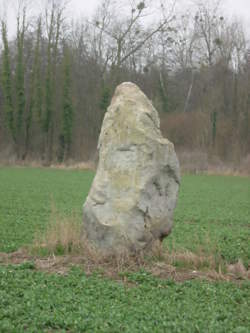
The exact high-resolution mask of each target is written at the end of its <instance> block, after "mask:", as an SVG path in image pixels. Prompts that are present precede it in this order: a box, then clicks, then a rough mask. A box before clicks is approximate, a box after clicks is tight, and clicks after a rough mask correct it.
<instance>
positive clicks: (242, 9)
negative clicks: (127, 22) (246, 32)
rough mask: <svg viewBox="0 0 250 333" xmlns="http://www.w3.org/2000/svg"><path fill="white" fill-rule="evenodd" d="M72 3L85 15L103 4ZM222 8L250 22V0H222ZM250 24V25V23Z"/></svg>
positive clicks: (94, 0)
mask: <svg viewBox="0 0 250 333" xmlns="http://www.w3.org/2000/svg"><path fill="white" fill-rule="evenodd" d="M71 1H72V9H73V8H74V11H75V12H76V13H79V12H81V13H83V14H84V13H85V14H91V13H93V11H94V9H95V8H96V6H97V5H98V4H99V3H100V2H101V0H71ZM182 2H183V4H185V3H186V4H188V2H192V1H190V0H182ZM222 6H223V7H224V8H225V10H226V12H227V14H228V15H230V16H233V15H236V16H239V17H241V18H242V19H243V20H244V21H245V22H246V23H247V21H248V22H250V0H222ZM249 24H250V23H249Z"/></svg>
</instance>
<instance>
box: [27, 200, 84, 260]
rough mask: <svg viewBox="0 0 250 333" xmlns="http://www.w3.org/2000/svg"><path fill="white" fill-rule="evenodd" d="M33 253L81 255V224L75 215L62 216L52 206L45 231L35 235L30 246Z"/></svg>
mask: <svg viewBox="0 0 250 333" xmlns="http://www.w3.org/2000/svg"><path fill="white" fill-rule="evenodd" d="M31 250H32V251H33V252H38V253H39V252H40V253H42V252H45V253H46V254H47V253H48V254H54V255H55V254H70V253H81V251H82V241H81V224H80V221H79V219H77V217H76V215H74V214H73V215H72V216H70V217H65V216H62V215H61V214H60V213H59V212H57V210H56V208H55V206H54V205H52V209H51V216H50V221H49V223H48V226H47V228H46V230H45V231H44V232H43V233H42V234H41V232H39V233H36V234H35V237H34V242H33V244H32V246H31Z"/></svg>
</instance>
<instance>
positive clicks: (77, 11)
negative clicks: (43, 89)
mask: <svg viewBox="0 0 250 333" xmlns="http://www.w3.org/2000/svg"><path fill="white" fill-rule="evenodd" d="M39 1H44V0H33V3H38V2H39ZM59 1H60V0H59ZM123 1H128V2H130V0H123ZM151 1H152V2H153V1H154V0H151ZM138 2H139V0H138ZM177 2H179V3H180V2H181V3H182V6H181V7H182V8H185V7H186V8H188V7H190V5H191V6H192V3H193V2H194V0H177ZM221 2H222V6H223V8H224V10H223V12H224V13H225V14H226V15H228V16H230V17H231V16H236V17H238V18H239V19H240V20H241V21H242V22H243V23H244V26H245V28H246V30H247V34H248V36H250V0H221ZM4 3H8V4H12V5H9V6H8V7H9V10H8V11H9V12H10V11H11V7H12V8H13V4H15V3H18V0H0V15H3V11H2V10H1V9H2V8H3V4H4ZM100 3H101V0H70V6H69V8H70V11H71V13H72V14H73V15H74V17H80V16H82V15H84V16H86V15H87V16H90V15H91V14H93V12H94V10H95V9H96V7H97V6H98V4H100ZM13 20H15V18H14V16H13V14H12V15H11V14H9V20H8V21H9V22H8V23H9V24H8V26H9V33H10V34H11V33H12V32H13V33H14V32H15V28H14V25H13V24H12V21H13ZM12 30H13V31H12Z"/></svg>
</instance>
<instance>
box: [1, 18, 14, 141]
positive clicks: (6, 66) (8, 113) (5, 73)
mask: <svg viewBox="0 0 250 333" xmlns="http://www.w3.org/2000/svg"><path fill="white" fill-rule="evenodd" d="M1 26H2V41H3V46H4V48H3V55H2V57H3V65H2V85H3V95H4V113H5V119H6V123H7V128H8V130H9V131H10V134H11V137H12V139H13V141H14V142H15V143H16V128H15V119H14V107H13V98H12V80H11V67H10V54H9V45H8V39H7V27H6V23H5V22H4V21H2V22H1Z"/></svg>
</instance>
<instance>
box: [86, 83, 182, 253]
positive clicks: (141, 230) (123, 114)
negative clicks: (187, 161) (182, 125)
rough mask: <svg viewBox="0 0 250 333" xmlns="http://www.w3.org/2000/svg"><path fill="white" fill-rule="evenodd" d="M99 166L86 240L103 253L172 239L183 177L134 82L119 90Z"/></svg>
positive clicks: (106, 124)
mask: <svg viewBox="0 0 250 333" xmlns="http://www.w3.org/2000/svg"><path fill="white" fill-rule="evenodd" d="M98 149H99V164H98V168H97V173H96V176H95V179H94V182H93V184H92V187H91V190H90V193H89V195H88V198H87V200H86V202H85V204H84V208H83V225H84V230H85V232H86V235H87V238H88V239H89V240H90V241H92V242H93V243H94V244H95V245H96V246H97V247H98V248H101V249H103V250H111V251H113V250H120V249H123V248H126V249H128V250H140V249H144V248H148V247H150V246H151V244H152V243H153V241H154V240H157V239H160V240H162V239H163V238H164V237H165V236H167V235H168V234H169V233H170V231H171V228H172V224H173V212H174V208H175V205H176V200H177V195H178V189H179V183H180V172H179V163H178V160H177V157H176V154H175V151H174V146H173V144H172V143H171V142H169V141H168V140H167V139H164V138H163V137H162V135H161V132H160V122H159V117H158V114H157V111H156V110H155V108H154V107H153V106H152V104H151V102H150V101H149V100H148V99H147V97H146V96H145V95H144V94H143V92H142V91H141V90H140V89H139V88H138V87H137V86H136V85H135V84H133V83H129V82H125V83H122V84H121V85H119V86H118V87H117V88H116V91H115V94H114V97H113V99H112V102H111V105H110V107H109V108H108V111H107V113H106V115H105V118H104V121H103V125H102V129H101V134H100V137H99V143H98Z"/></svg>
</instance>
